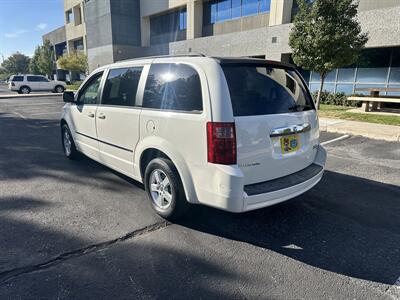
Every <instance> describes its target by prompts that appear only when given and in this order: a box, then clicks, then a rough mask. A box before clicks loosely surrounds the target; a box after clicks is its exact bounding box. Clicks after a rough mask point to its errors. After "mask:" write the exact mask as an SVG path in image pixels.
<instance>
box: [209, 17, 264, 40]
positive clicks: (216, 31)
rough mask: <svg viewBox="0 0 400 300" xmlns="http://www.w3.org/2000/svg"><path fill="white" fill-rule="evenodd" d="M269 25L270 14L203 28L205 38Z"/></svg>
mask: <svg viewBox="0 0 400 300" xmlns="http://www.w3.org/2000/svg"><path fill="white" fill-rule="evenodd" d="M268 24H269V14H260V15H256V16H249V17H243V18H239V19H235V20H229V21H225V22H222V23H215V24H209V25H204V26H203V36H211V35H220V34H227V33H232V32H240V31H247V30H251V29H255V28H260V27H266V26H268Z"/></svg>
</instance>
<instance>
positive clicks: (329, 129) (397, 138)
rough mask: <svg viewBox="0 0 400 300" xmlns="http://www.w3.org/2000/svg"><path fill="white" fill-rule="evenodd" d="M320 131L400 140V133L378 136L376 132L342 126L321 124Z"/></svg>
mask: <svg viewBox="0 0 400 300" xmlns="http://www.w3.org/2000/svg"><path fill="white" fill-rule="evenodd" d="M320 131H323V132H330V133H340V134H348V135H353V136H363V137H366V138H369V139H373V140H380V141H387V142H398V143H399V142H400V135H379V136H376V135H374V134H368V133H367V134H365V133H361V132H357V131H353V130H345V129H341V128H335V127H333V128H332V127H329V126H321V127H320Z"/></svg>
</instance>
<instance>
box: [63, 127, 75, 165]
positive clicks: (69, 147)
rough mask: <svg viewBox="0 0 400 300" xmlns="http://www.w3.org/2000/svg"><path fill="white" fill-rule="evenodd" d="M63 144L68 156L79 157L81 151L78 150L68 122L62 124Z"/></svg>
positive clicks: (70, 157)
mask: <svg viewBox="0 0 400 300" xmlns="http://www.w3.org/2000/svg"><path fill="white" fill-rule="evenodd" d="M61 144H62V148H63V152H64V154H65V156H66V157H67V158H69V159H76V158H78V157H79V152H78V150H76V146H75V142H74V139H73V138H72V134H71V131H70V130H69V127H68V125H67V124H63V125H62V126H61Z"/></svg>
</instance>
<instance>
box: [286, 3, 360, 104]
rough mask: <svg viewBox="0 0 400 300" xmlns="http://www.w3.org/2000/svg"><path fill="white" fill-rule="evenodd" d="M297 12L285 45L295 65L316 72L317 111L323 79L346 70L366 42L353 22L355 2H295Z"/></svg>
mask: <svg viewBox="0 0 400 300" xmlns="http://www.w3.org/2000/svg"><path fill="white" fill-rule="evenodd" d="M296 1H297V3H298V5H299V12H298V14H297V15H296V16H295V19H294V22H293V23H294V24H293V25H294V26H293V28H292V31H291V33H290V37H289V45H290V47H291V48H292V50H293V54H292V57H293V61H294V62H295V64H296V65H298V66H300V67H302V68H304V69H307V70H311V71H314V72H318V73H319V74H320V76H321V84H320V88H319V91H318V97H317V100H316V106H317V108H318V109H319V103H320V98H321V92H322V89H323V85H324V81H325V78H326V75H327V74H328V73H329V72H330V71H332V70H334V69H336V68H341V67H346V66H349V65H351V64H353V63H354V62H356V61H357V59H358V58H359V56H360V53H361V49H362V48H363V47H364V46H365V44H366V43H367V41H368V34H366V33H362V32H361V26H360V24H359V22H358V20H357V19H356V16H357V9H358V1H354V0H315V1H313V2H312V4H309V2H310V1H307V0H296Z"/></svg>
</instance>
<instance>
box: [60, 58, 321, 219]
mask: <svg viewBox="0 0 400 300" xmlns="http://www.w3.org/2000/svg"><path fill="white" fill-rule="evenodd" d="M64 101H65V102H67V103H66V105H65V106H64V108H63V112H62V117H61V124H60V125H61V134H62V145H63V150H64V153H65V155H66V156H67V157H68V158H71V159H72V158H76V157H77V155H78V154H79V153H83V154H84V155H86V156H88V157H90V158H92V159H94V160H96V161H98V162H100V163H102V164H104V165H106V166H108V167H110V168H112V169H114V170H116V171H118V172H120V173H123V174H125V175H127V176H129V177H131V178H133V179H135V180H137V181H139V182H142V183H143V184H144V186H145V189H146V192H147V194H148V198H149V201H150V203H151V204H152V206H153V208H154V209H155V211H156V212H157V213H158V214H160V215H161V216H163V217H164V218H176V217H178V216H179V215H181V214H182V213H184V212H185V210H186V208H187V207H188V205H189V204H188V203H196V204H205V205H209V206H212V207H216V208H219V209H223V210H227V211H230V212H245V211H249V210H254V209H258V208H262V207H266V206H270V205H273V204H276V203H279V202H282V201H285V200H288V199H291V198H293V197H296V196H298V195H300V194H302V193H304V192H305V191H307V190H309V189H310V188H312V187H313V186H315V185H316V184H317V183H318V182H319V181H320V179H321V177H322V174H323V171H324V166H325V161H326V151H325V150H324V148H323V147H322V146H321V145H320V144H319V129H318V117H317V113H316V110H315V107H314V103H313V101H312V99H311V96H310V93H309V91H308V89H307V86H306V84H305V83H304V81H303V79H302V78H301V76H300V75H299V73H298V72H297V71H296V70H295V69H294V67H293V66H291V65H288V64H284V63H281V62H274V61H265V60H259V59H243V58H238V59H234V58H212V57H203V56H195V55H188V56H180V57H178V56H175V57H158V58H148V59H141V60H130V61H124V62H118V63H115V64H112V65H108V66H104V67H102V68H99V69H97V70H96V71H94V72H93V73H92V74H91V76H89V77H88V78H87V79H86V80H85V82H84V83H83V84H82V86H81V88H80V89H79V90H78V92H77V93H76V94H74V93H72V92H65V93H64Z"/></svg>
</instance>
